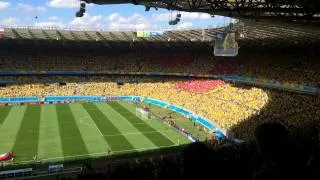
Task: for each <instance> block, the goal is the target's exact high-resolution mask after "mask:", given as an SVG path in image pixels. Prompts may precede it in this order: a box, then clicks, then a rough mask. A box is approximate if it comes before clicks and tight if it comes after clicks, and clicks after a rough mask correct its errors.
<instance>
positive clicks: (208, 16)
mask: <svg viewBox="0 0 320 180" xmlns="http://www.w3.org/2000/svg"><path fill="white" fill-rule="evenodd" d="M199 18H200V19H203V20H206V19H211V18H212V17H211V15H210V14H207V13H201V14H200V17H199Z"/></svg>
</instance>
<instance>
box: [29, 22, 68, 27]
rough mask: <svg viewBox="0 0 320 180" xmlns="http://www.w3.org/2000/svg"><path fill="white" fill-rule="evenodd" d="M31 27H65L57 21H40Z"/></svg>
mask: <svg viewBox="0 0 320 180" xmlns="http://www.w3.org/2000/svg"><path fill="white" fill-rule="evenodd" d="M33 25H34V26H36V27H65V25H64V24H63V23H62V22H57V21H42V22H36V23H34V24H33Z"/></svg>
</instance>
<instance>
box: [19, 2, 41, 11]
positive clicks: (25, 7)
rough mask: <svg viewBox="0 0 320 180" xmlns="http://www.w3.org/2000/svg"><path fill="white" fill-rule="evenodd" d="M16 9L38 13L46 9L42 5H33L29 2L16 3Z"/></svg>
mask: <svg viewBox="0 0 320 180" xmlns="http://www.w3.org/2000/svg"><path fill="white" fill-rule="evenodd" d="M17 9H18V10H23V11H27V12H38V13H43V12H46V11H47V9H46V8H45V7H42V6H37V7H34V6H31V5H29V4H23V3H19V4H18V5H17Z"/></svg>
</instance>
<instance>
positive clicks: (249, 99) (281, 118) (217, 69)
mask: <svg viewBox="0 0 320 180" xmlns="http://www.w3.org/2000/svg"><path fill="white" fill-rule="evenodd" d="M244 23H245V24H247V25H246V26H244V25H241V24H237V25H235V28H238V29H241V28H244V29H245V30H244V31H243V32H244V33H246V36H245V37H246V38H245V39H240V40H239V43H245V45H244V46H243V47H241V53H240V55H239V56H238V57H235V58H215V57H212V53H211V52H209V51H208V49H204V50H203V51H196V50H195V51H191V50H194V49H202V47H203V46H207V45H208V44H207V41H210V39H214V36H215V32H216V31H218V30H219V29H202V30H197V29H195V30H185V31H179V30H176V31H168V32H165V33H164V35H163V36H161V37H146V38H137V37H135V32H107V31H92V30H90V31H89V30H88V31H75V30H71V29H69V30H68V29H28V28H25V29H21V28H16V29H15V28H6V29H5V31H6V33H5V37H4V39H3V41H1V43H7V44H10V43H11V42H14V43H12V44H11V45H8V47H9V49H10V47H11V48H12V47H14V48H12V49H10V50H9V51H8V50H7V49H5V47H2V48H4V50H3V49H2V52H3V53H1V56H0V69H1V71H0V72H1V79H0V80H1V81H2V82H10V84H6V86H4V87H0V97H1V98H0V101H2V100H3V101H7V100H8V98H10V97H21V98H20V99H19V98H18V99H15V98H12V99H13V101H15V100H17V101H21V100H24V99H23V98H22V97H30V99H29V98H26V99H25V100H26V101H38V100H39V98H43V97H45V96H63V95H66V96H77V95H81V96H99V95H103V96H117V95H137V96H142V97H150V98H155V99H159V100H163V101H166V102H169V103H171V104H174V105H178V106H181V107H184V108H186V109H189V110H191V111H193V112H195V113H196V114H199V115H201V116H203V117H205V118H207V119H209V120H212V121H214V122H215V123H217V124H218V125H219V126H220V127H221V128H224V129H226V130H227V133H228V135H229V136H231V137H236V138H240V139H243V140H247V143H243V144H239V145H235V144H232V145H228V144H227V143H226V144H225V145H223V146H220V145H221V144H219V143H221V142H211V143H213V144H212V145H211V146H213V149H210V148H209V149H207V147H206V146H205V147H203V146H202V145H198V144H195V145H194V146H195V147H189V148H191V150H190V149H189V152H188V148H187V149H186V150H185V152H184V154H183V155H182V156H179V155H176V156H163V157H155V158H150V159H144V160H133V161H130V162H126V163H120V165H119V163H117V164H116V165H115V166H114V167H111V166H108V167H105V168H103V169H100V170H99V169H97V170H96V171H95V172H91V175H92V176H95V175H96V174H97V172H100V171H101V173H100V177H101V175H102V176H104V177H108V179H123V178H128V177H129V178H136V177H138V176H139V177H145V179H188V178H191V177H192V176H190V177H189V176H188V172H189V171H188V168H190V164H187V162H188V161H187V159H188V158H190V157H188V156H190V154H193V155H194V154H199V156H196V157H199V160H198V161H196V162H201V163H202V162H204V161H205V160H209V162H210V164H213V167H211V166H206V167H203V166H199V167H200V169H198V167H194V165H192V166H191V168H194V169H193V172H195V174H197V175H199V177H202V176H203V174H204V173H203V172H211V169H214V170H216V171H215V174H214V175H212V176H214V177H215V178H221V179H251V177H252V176H253V179H259V178H260V179H261V172H263V173H265V171H262V170H264V168H263V166H264V164H263V163H262V159H264V158H262V157H261V156H263V154H262V155H261V154H259V153H260V152H259V153H258V152H257V153H258V154H259V155H257V156H255V152H256V151H257V149H259V148H261V147H259V148H258V147H257V146H256V145H255V144H254V143H252V142H250V141H251V140H254V138H255V135H256V133H255V130H256V128H257V127H259V125H260V124H263V123H270V122H274V121H276V122H280V123H282V124H283V125H284V126H285V127H286V128H287V129H288V134H289V135H288V136H290V137H292V138H294V139H295V140H296V143H297V146H298V147H297V149H298V151H299V153H301V158H302V161H301V162H303V163H301V164H303V165H302V166H307V168H308V172H309V175H314V176H317V177H319V173H318V172H317V171H315V170H313V168H314V167H316V165H317V163H318V161H319V154H316V153H315V152H319V151H318V150H319V147H318V133H319V128H320V126H319V122H320V119H319V117H320V109H319V107H320V98H319V95H317V94H316V95H307V94H296V93H291V92H286V91H275V90H270V89H264V88H261V87H252V86H246V85H243V84H239V83H233V82H232V81H231V82H226V81H223V80H221V79H218V80H212V79H208V78H190V77H188V78H181V77H177V76H156V75H155V74H153V73H164V75H166V74H165V73H180V74H181V73H188V74H204V75H221V76H225V75H235V76H240V77H250V78H253V79H261V80H262V81H276V82H277V83H278V82H281V83H282V84H290V83H296V84H298V85H301V86H304V85H311V86H315V87H320V86H319V85H320V84H319V79H320V73H319V68H320V67H319V63H318V61H319V55H318V52H316V51H314V49H313V48H314V46H313V45H314V44H312V43H317V42H319V40H320V34H319V32H318V31H314V30H313V29H312V28H307V27H306V28H304V27H303V26H301V25H299V24H297V25H294V27H292V26H290V27H292V30H290V33H287V32H288V28H286V25H285V24H284V25H281V24H277V23H275V24H272V25H268V26H267V25H266V24H263V23H260V22H252V21H245V22H244ZM248 24H249V25H248ZM236 30H237V29H236ZM204 32H205V33H204ZM203 34H206V35H205V36H203ZM199 37H201V38H199ZM191 39H192V40H191ZM193 40H194V41H197V42H192V41H193ZM17 41H18V42H20V43H21V44H23V45H21V46H20V45H19V43H16V42H17ZM53 41H54V42H53ZM169 41H170V42H169ZM199 41H200V42H199ZM35 42H36V43H35ZM60 42H62V43H61V44H63V45H61V44H59V43H60ZM97 42H99V43H100V44H98V43H97ZM172 42H175V43H177V44H174V43H172ZM15 43H16V44H15ZM24 43H25V44H24ZM28 43H30V44H33V45H34V43H35V44H37V43H38V46H36V47H39V44H41V43H44V44H46V45H48V44H50V45H49V47H50V46H52V47H55V48H49V49H48V48H45V47H42V48H41V49H40V50H39V49H38V48H35V49H32V47H30V48H24V47H27V46H28V45H30V44H28ZM55 43H56V44H55ZM161 43H164V44H162V45H161ZM271 43H272V44H276V45H277V46H275V47H273V48H270V47H269V46H267V45H268V44H271ZM308 43H310V47H308V48H305V47H304V45H305V44H308ZM83 44H86V45H90V48H92V49H90V48H89V46H86V47H88V48H89V49H88V50H87V51H83V49H78V50H76V49H77V48H76V47H82V45H83ZM93 44H95V45H97V44H98V45H97V47H98V48H97V49H98V50H97V49H94V48H93V46H95V45H93ZM123 44H125V45H123ZM284 44H287V47H286V48H285V47H282V48H278V47H281V46H282V45H284ZM288 44H289V45H288ZM67 45H69V47H71V50H70V48H69V49H68V51H67V50H66V51H65V52H61V50H59V49H61V48H62V47H66V48H67ZM100 45H101V46H100ZM291 45H292V47H291ZM15 46H16V47H15ZM122 46H123V47H124V49H125V48H126V47H132V48H131V49H130V50H127V51H125V52H126V53H123V51H121V50H122V49H121V48H122ZM160 46H161V47H160ZM255 46H257V47H255ZM288 46H289V49H288ZM101 47H103V48H106V51H107V50H108V51H107V52H101ZM142 47H143V48H142ZM159 47H160V48H159ZM118 48H119V49H118ZM153 48H154V49H153ZM157 48H159V49H157ZM162 48H163V49H162ZM309 48H310V49H311V50H308V49H309ZM72 49H75V50H72ZM150 49H151V50H150ZM160 49H162V50H160ZM177 49H179V50H177ZM69 50H70V51H69ZM158 50H159V51H158ZM211 51H212V49H211ZM203 52H206V53H203ZM29 71H32V72H47V71H51V72H49V73H54V72H61V71H63V72H69V75H72V76H69V75H68V76H67V75H65V76H55V75H32V76H31V75H30V76H23V75H21V74H19V73H21V72H29ZM74 71H77V72H78V71H84V72H89V71H91V72H96V73H99V72H104V71H108V72H120V73H140V76H138V75H107V76H105V75H104V76H103V75H101V76H87V75H81V76H79V75H77V74H76V73H74ZM148 73H149V75H150V76H148ZM17 74H19V75H17ZM66 74H68V73H66ZM61 84H64V85H61ZM283 90H285V89H283ZM271 129H272V128H271ZM267 131H268V132H267V133H270V129H267ZM280 131H281V130H280ZM280 133H281V132H280ZM284 134H285V133H284ZM270 137H272V136H271V135H270ZM277 137H278V136H277ZM280 140H281V139H280ZM284 140H286V139H285V138H284ZM280 143H281V142H280ZM217 144H218V145H217ZM222 144H224V143H222ZM258 145H259V146H260V145H261V144H259V143H258ZM279 148H280V147H279ZM209 151H210V152H211V153H208V152H209ZM300 151H301V152H300ZM202 153H203V155H205V156H200V155H202ZM208 154H211V155H208ZM253 155H254V156H253ZM291 157H295V156H291ZM299 157H300V156H299ZM311 157H312V158H311ZM293 159H294V158H293ZM297 159H298V158H297ZM252 161H253V162H252ZM296 161H298V160H296ZM308 161H309V162H308ZM192 162H193V163H194V162H195V160H192ZM212 162H214V163H212ZM288 162H291V161H288ZM288 162H286V163H285V164H287V163H288ZM306 162H308V163H306ZM273 163H274V162H273ZM276 163H278V162H276ZM299 163H300V162H299ZM301 164H300V165H301ZM281 165H282V164H281ZM181 167H183V168H181ZM248 167H252V169H250V168H248ZM273 168H274V167H273ZM280 168H282V166H281V167H280ZM292 168H293V169H294V168H296V167H292ZM300 170H301V171H303V167H302V168H301V169H300ZM190 172H191V171H190ZM230 172H234V173H230ZM254 172H258V173H254ZM259 173H260V174H259ZM91 175H90V173H89V174H87V173H85V174H83V175H80V177H79V179H81V178H88V177H90V176H91ZM169 175H170V176H169ZM168 176H169V177H168ZM288 177H291V176H288ZM296 177H299V178H300V176H296ZM262 179H263V178H262ZM300 179H308V176H304V178H300Z"/></svg>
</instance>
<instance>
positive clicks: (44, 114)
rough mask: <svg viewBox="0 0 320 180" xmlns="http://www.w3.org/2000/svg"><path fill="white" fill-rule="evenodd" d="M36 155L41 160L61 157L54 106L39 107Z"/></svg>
mask: <svg viewBox="0 0 320 180" xmlns="http://www.w3.org/2000/svg"><path fill="white" fill-rule="evenodd" d="M38 155H39V157H40V158H41V159H43V158H48V157H60V156H63V152H62V148H61V139H60V133H59V125H58V119H57V113H56V106H55V105H53V104H52V105H43V106H41V121H40V133H39V147H38Z"/></svg>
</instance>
